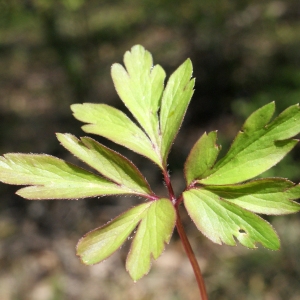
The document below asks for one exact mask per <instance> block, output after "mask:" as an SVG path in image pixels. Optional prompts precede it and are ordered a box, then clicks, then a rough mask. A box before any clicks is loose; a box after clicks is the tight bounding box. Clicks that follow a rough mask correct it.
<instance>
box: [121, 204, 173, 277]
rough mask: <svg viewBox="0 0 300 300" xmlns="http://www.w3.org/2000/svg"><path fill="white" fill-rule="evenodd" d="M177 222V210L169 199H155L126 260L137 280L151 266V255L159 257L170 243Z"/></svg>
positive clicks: (131, 274) (131, 273)
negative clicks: (166, 244)
mask: <svg viewBox="0 0 300 300" xmlns="http://www.w3.org/2000/svg"><path fill="white" fill-rule="evenodd" d="M175 222H176V212H175V209H174V207H173V204H172V202H171V201H170V200H169V199H164V198H162V199H159V200H156V201H153V202H152V203H151V206H150V207H149V209H148V211H147V213H146V214H145V215H144V217H143V219H142V221H141V223H140V225H139V227H138V230H137V233H136V235H135V237H134V240H133V242H132V245H131V249H130V252H129V254H128V256H127V260H126V269H127V270H128V272H129V274H130V276H131V278H132V279H133V280H134V281H137V280H138V279H140V278H141V277H143V276H144V275H146V274H147V273H148V272H149V270H150V267H151V256H152V257H153V258H154V259H157V258H158V257H159V256H160V255H161V254H162V252H163V250H164V248H165V243H169V241H170V239H171V236H172V232H173V229H174V226H175Z"/></svg>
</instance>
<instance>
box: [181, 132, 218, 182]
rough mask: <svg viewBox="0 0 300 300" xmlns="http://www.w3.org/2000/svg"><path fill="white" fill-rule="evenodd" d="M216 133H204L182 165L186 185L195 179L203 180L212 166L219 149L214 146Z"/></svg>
mask: <svg viewBox="0 0 300 300" xmlns="http://www.w3.org/2000/svg"><path fill="white" fill-rule="evenodd" d="M216 140H217V132H216V131H212V132H210V133H209V134H206V132H205V133H204V134H203V135H202V136H201V138H200V139H199V140H198V141H197V142H196V144H195V145H194V146H193V148H192V150H191V152H190V154H189V156H188V158H187V160H186V162H185V165H184V173H185V178H186V182H187V185H189V184H191V182H192V181H194V180H195V179H200V178H205V177H206V174H207V173H208V172H209V171H210V169H211V168H212V166H213V165H214V163H215V161H216V159H217V156H218V154H219V151H220V148H219V147H218V146H217V144H216Z"/></svg>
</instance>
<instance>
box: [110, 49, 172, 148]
mask: <svg viewBox="0 0 300 300" xmlns="http://www.w3.org/2000/svg"><path fill="white" fill-rule="evenodd" d="M124 63H125V66H126V69H127V70H125V68H124V67H123V66H122V65H120V64H113V65H112V68H111V76H112V79H113V82H114V85H115V88H116V90H117V92H118V94H119V96H120V98H121V99H122V101H123V102H124V104H125V105H126V106H127V108H128V109H129V110H130V111H131V113H132V114H133V116H134V117H135V118H136V120H137V121H138V122H139V123H140V124H141V126H142V127H143V128H144V130H145V131H146V133H147V134H148V135H149V137H150V139H151V140H152V141H153V143H154V144H155V145H156V146H157V147H158V146H159V123H158V116H157V112H158V109H159V106H160V101H161V96H162V92H163V89H164V80H165V77H166V74H165V71H164V70H163V69H162V67H161V66H159V65H156V66H154V67H153V60H152V55H151V54H150V53H149V52H148V51H146V50H145V49H144V48H143V47H142V46H140V45H136V46H134V47H132V48H131V52H130V51H127V52H126V53H125V55H124ZM157 150H159V149H157Z"/></svg>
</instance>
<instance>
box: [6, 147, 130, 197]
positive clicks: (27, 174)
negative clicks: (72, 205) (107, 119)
mask: <svg viewBox="0 0 300 300" xmlns="http://www.w3.org/2000/svg"><path fill="white" fill-rule="evenodd" d="M0 181H2V182H4V183H8V184H16V185H30V187H26V188H22V189H20V190H19V191H18V192H17V194H18V195H19V196H21V197H24V198H26V199H36V200H43V199H78V198H86V197H94V196H101V195H111V194H128V193H131V190H128V189H125V188H124V187H120V186H118V185H116V184H115V183H113V182H110V181H108V180H106V179H104V178H102V177H99V176H96V175H94V174H92V173H90V172H88V171H85V170H83V169H81V168H79V167H76V166H74V165H72V164H70V163H67V162H65V161H63V160H61V159H58V158H56V157H53V156H50V155H43V154H20V153H8V154H5V155H4V156H3V157H2V156H1V157H0Z"/></svg>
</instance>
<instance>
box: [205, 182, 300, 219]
mask: <svg viewBox="0 0 300 300" xmlns="http://www.w3.org/2000/svg"><path fill="white" fill-rule="evenodd" d="M294 186H295V184H294V183H293V182H291V181H288V180H286V179H284V178H265V179H259V180H254V181H251V182H247V183H244V184H236V185H225V186H218V185H212V186H205V187H204V189H205V190H208V191H211V192H213V193H214V194H216V195H218V196H219V197H221V198H223V199H226V200H227V201H229V202H231V203H234V204H236V205H238V206H240V207H243V208H245V209H247V210H250V211H252V212H255V213H262V214H267V215H283V214H290V213H295V212H297V211H299V210H300V204H298V203H296V202H293V201H291V200H292V199H297V198H299V196H300V195H299V191H298V193H297V194H298V195H296V197H295V196H293V195H292V192H288V190H289V189H292V188H294Z"/></svg>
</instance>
